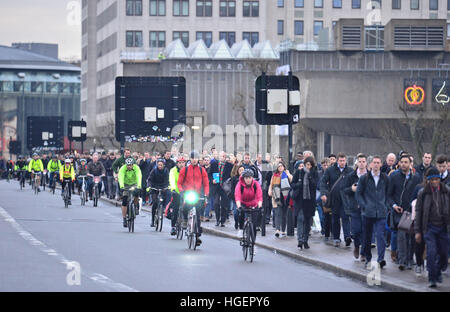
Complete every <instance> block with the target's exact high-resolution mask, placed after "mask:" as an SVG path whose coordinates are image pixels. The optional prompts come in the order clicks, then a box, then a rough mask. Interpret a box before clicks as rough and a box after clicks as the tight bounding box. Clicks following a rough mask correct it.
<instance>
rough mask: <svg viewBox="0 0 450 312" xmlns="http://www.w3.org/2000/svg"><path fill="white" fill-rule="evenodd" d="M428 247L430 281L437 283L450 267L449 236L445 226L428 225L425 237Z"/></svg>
mask: <svg viewBox="0 0 450 312" xmlns="http://www.w3.org/2000/svg"><path fill="white" fill-rule="evenodd" d="M424 239H425V243H426V246H427V270H428V280H429V281H430V282H431V281H434V282H436V281H437V278H438V276H439V275H441V274H442V273H441V271H445V270H446V269H447V265H448V234H447V229H446V228H445V226H442V227H437V226H433V225H431V224H428V229H427V232H426V233H425V235H424Z"/></svg>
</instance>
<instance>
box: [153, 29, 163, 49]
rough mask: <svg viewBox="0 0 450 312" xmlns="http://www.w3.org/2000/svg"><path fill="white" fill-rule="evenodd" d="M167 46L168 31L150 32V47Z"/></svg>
mask: <svg viewBox="0 0 450 312" xmlns="http://www.w3.org/2000/svg"><path fill="white" fill-rule="evenodd" d="M165 47H166V32H165V31H151V32H150V48H165Z"/></svg>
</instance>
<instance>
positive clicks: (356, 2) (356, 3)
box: [352, 0, 361, 9]
mask: <svg viewBox="0 0 450 312" xmlns="http://www.w3.org/2000/svg"><path fill="white" fill-rule="evenodd" d="M352 9H361V0H352Z"/></svg>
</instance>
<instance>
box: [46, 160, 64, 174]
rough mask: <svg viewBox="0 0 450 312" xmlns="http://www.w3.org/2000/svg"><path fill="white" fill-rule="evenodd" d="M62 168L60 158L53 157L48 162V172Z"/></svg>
mask: <svg viewBox="0 0 450 312" xmlns="http://www.w3.org/2000/svg"><path fill="white" fill-rule="evenodd" d="M60 169H61V162H60V161H59V160H56V161H54V160H53V159H52V160H50V161H49V162H48V165H47V170H48V172H56V171H59V170H60Z"/></svg>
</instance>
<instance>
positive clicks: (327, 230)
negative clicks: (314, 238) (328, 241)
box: [323, 212, 331, 238]
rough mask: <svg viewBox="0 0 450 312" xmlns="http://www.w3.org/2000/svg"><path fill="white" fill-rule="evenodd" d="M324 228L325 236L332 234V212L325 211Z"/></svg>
mask: <svg viewBox="0 0 450 312" xmlns="http://www.w3.org/2000/svg"><path fill="white" fill-rule="evenodd" d="M323 225H324V226H323V229H324V234H325V237H328V238H329V237H330V234H331V212H328V213H326V212H324V213H323Z"/></svg>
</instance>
